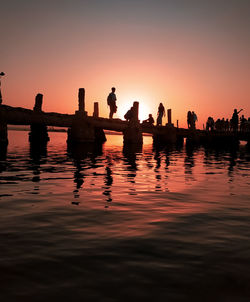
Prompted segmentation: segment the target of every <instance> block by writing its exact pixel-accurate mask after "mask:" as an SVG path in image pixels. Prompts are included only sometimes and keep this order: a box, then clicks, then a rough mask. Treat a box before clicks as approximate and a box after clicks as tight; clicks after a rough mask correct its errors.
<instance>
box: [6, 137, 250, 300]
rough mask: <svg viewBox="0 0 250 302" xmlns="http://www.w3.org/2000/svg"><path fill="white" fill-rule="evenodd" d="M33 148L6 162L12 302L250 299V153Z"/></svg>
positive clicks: (116, 145)
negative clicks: (37, 149) (37, 150)
mask: <svg viewBox="0 0 250 302" xmlns="http://www.w3.org/2000/svg"><path fill="white" fill-rule="evenodd" d="M49 136H50V142H49V143H48V146H47V150H41V151H40V152H36V150H31V149H30V146H29V143H28V132H22V131H9V146H8V152H7V155H6V156H5V154H4V152H1V155H0V156H1V158H0V212H1V216H0V255H1V257H0V297H1V299H0V300H1V301H128V300H129V301H131V302H133V301H170V302H171V301H220V302H221V301H247V302H249V301H250V186H249V184H250V153H249V149H248V148H247V146H246V145H240V146H239V147H238V148H237V147H233V146H231V148H228V149H221V148H220V149H204V148H202V147H200V148H190V147H189V148H187V147H186V146H185V145H184V146H183V147H182V148H178V149H176V148H169V147H168V148H165V149H161V150H156V149H154V148H153V146H152V139H151V137H144V145H143V150H139V151H138V150H134V151H133V150H132V151H129V150H126V149H125V150H124V149H123V146H122V136H114V135H107V142H106V143H105V144H104V145H103V147H102V148H95V149H91V148H89V149H88V150H86V149H85V150H83V149H75V150H67V146H66V133H49Z"/></svg>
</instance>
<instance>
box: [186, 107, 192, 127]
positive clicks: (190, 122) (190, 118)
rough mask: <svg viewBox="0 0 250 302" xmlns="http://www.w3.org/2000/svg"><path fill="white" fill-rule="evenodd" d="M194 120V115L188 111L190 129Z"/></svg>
mask: <svg viewBox="0 0 250 302" xmlns="http://www.w3.org/2000/svg"><path fill="white" fill-rule="evenodd" d="M192 120H193V116H192V113H191V111H188V113H187V126H188V129H191V125H192Z"/></svg>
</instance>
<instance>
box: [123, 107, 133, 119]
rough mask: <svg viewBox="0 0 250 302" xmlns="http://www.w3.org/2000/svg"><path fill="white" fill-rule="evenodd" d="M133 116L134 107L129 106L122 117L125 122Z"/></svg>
mask: <svg viewBox="0 0 250 302" xmlns="http://www.w3.org/2000/svg"><path fill="white" fill-rule="evenodd" d="M133 116H134V107H131V108H130V109H129V110H128V111H127V113H126V114H125V115H124V118H125V120H126V121H127V122H129V121H131V120H132V119H133Z"/></svg>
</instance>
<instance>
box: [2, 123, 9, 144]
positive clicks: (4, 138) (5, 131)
mask: <svg viewBox="0 0 250 302" xmlns="http://www.w3.org/2000/svg"><path fill="white" fill-rule="evenodd" d="M7 144H8V128H7V124H6V123H5V122H3V121H1V123H0V148H1V147H2V146H1V145H7Z"/></svg>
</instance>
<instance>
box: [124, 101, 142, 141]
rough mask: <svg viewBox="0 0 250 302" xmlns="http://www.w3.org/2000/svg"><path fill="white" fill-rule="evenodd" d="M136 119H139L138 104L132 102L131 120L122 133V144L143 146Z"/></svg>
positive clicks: (138, 123)
mask: <svg viewBox="0 0 250 302" xmlns="http://www.w3.org/2000/svg"><path fill="white" fill-rule="evenodd" d="M138 117H139V102H134V104H133V118H132V119H131V121H130V122H129V124H128V127H127V128H126V129H125V130H124V131H123V143H124V144H136V145H138V146H140V145H142V144H143V136H142V130H141V125H140V122H139V119H138Z"/></svg>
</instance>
